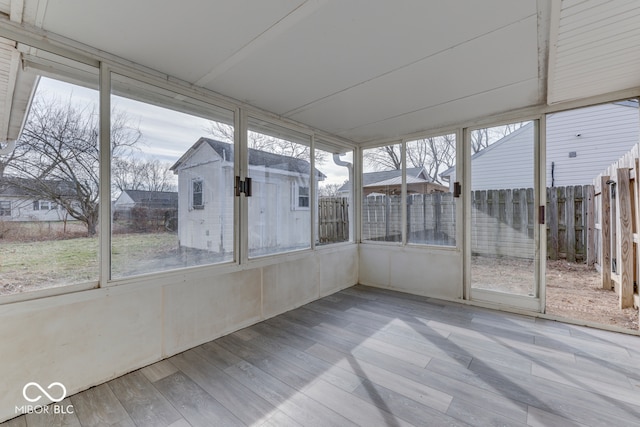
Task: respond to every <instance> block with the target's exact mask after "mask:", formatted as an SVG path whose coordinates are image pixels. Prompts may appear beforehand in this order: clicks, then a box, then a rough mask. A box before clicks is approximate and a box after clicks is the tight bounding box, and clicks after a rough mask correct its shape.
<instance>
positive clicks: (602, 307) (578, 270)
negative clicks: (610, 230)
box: [471, 257, 639, 330]
mask: <svg viewBox="0 0 640 427" xmlns="http://www.w3.org/2000/svg"><path fill="white" fill-rule="evenodd" d="M471 276H472V287H473V288H478V289H489V290H497V291H502V292H509V293H515V294H518V295H532V293H533V287H532V282H533V262H532V261H527V260H521V259H513V258H488V257H473V258H472V267H471ZM546 283H547V287H546V291H547V306H546V313H547V314H553V315H556V316H561V317H566V318H569V319H575V320H585V321H589V322H595V323H601V324H606V325H612V326H617V327H621V328H626V329H634V330H638V329H639V328H638V309H634V308H627V309H624V310H620V309H619V308H618V296H617V295H616V293H615V292H614V291H613V290H605V289H602V286H601V283H600V273H598V272H597V271H596V270H595V269H594V268H592V267H587V265H586V264H575V263H569V262H567V261H563V260H559V261H547V275H546Z"/></svg>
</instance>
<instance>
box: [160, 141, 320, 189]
mask: <svg viewBox="0 0 640 427" xmlns="http://www.w3.org/2000/svg"><path fill="white" fill-rule="evenodd" d="M202 144H208V145H209V146H210V147H211V148H212V149H213V150H214V151H215V152H216V153H217V154H218V156H220V158H221V159H223V160H224V161H227V162H233V160H234V150H233V146H232V145H231V144H229V143H228V142H222V141H218V140H215V139H211V138H206V137H201V138H200V139H198V141H196V143H195V144H193V146H192V147H191V148H189V150H187V152H186V153H184V155H183V156H182V157H180V159H178V161H177V162H176V163H175V164H174V165H173V166H171V170H172V171H174V172H175V171H176V170H177V169H178V167H179V166H180V164H182V163H183V162H184V161H185V160H187V159H188V158H189V157H191V156H192V155H193V153H194V152H195V151H196V150H197V149H198V148H199V147H200V146H201V145H202ZM249 166H264V167H265V168H269V169H278V170H282V171H287V172H297V173H300V174H308V173H309V172H310V171H311V165H310V163H309V162H308V161H306V160H304V159H300V158H297V157H290V156H284V155H282V154H275V153H269V152H267V151H262V150H256V149H254V148H249ZM316 176H317V177H318V179H320V180H322V179H324V178H326V175H325V174H323V173H322V172H320V171H319V170H318V169H316Z"/></svg>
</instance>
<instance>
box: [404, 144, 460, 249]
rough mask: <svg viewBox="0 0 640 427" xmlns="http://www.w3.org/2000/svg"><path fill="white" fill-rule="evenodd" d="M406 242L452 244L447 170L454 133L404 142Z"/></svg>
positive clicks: (453, 154) (450, 165) (453, 217)
mask: <svg viewBox="0 0 640 427" xmlns="http://www.w3.org/2000/svg"><path fill="white" fill-rule="evenodd" d="M406 159H407V241H408V242H409V243H417V244H428V245H440V246H455V245H456V205H455V199H454V198H453V192H452V191H453V182H454V181H450V178H451V171H453V170H455V163H456V136H455V135H454V134H451V135H442V136H436V137H432V138H423V139H418V140H415V141H410V142H407V144H406Z"/></svg>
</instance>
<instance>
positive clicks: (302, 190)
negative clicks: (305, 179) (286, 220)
mask: <svg viewBox="0 0 640 427" xmlns="http://www.w3.org/2000/svg"><path fill="white" fill-rule="evenodd" d="M298 207H299V208H308V207H309V187H298Z"/></svg>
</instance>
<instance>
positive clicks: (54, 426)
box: [23, 397, 80, 427]
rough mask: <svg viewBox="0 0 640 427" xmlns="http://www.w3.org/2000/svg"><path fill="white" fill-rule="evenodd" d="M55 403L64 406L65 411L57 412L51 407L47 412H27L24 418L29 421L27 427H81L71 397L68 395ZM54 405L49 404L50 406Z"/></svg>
mask: <svg viewBox="0 0 640 427" xmlns="http://www.w3.org/2000/svg"><path fill="white" fill-rule="evenodd" d="M55 405H56V406H58V407H59V408H62V409H63V410H64V412H65V413H64V414H61V413H58V414H56V413H55V411H54V410H53V409H50V411H49V413H47V414H35V413H31V414H26V415H25V416H24V417H23V418H24V419H25V421H26V423H27V424H26V425H27V427H80V420H78V417H77V416H76V414H75V410H74V408H73V407H72V406H73V404H72V403H71V399H70V398H68V397H67V398H66V399H63V400H62V401H60V402H58V403H57V404H55ZM70 405H71V407H70ZM52 406H53V405H49V407H50V408H51V407H52ZM60 412H62V411H60Z"/></svg>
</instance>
